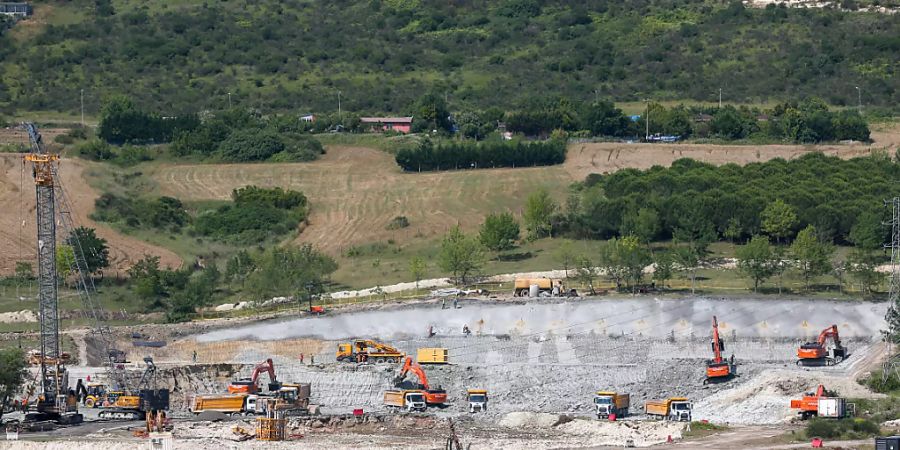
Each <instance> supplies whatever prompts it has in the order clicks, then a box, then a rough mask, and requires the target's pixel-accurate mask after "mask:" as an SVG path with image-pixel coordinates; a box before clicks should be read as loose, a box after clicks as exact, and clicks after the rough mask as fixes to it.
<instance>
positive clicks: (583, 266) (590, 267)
mask: <svg viewBox="0 0 900 450" xmlns="http://www.w3.org/2000/svg"><path fill="white" fill-rule="evenodd" d="M575 268H576V270H575V280H576V281H578V282H579V283H580V284H581V285H582V286H587V287H588V289H589V290H590V292H591V295H594V294H596V293H597V291H596V290H595V289H594V281H595V280H596V279H597V268H596V267H595V266H594V261H593V260H591V258H590V256H581V257H579V258H577V259H575Z"/></svg>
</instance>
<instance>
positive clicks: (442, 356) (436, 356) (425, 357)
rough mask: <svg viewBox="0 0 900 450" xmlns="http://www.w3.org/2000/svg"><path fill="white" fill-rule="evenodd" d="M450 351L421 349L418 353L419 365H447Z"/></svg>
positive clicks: (444, 349)
mask: <svg viewBox="0 0 900 450" xmlns="http://www.w3.org/2000/svg"><path fill="white" fill-rule="evenodd" d="M448 356H449V351H448V350H447V349H446V348H420V349H419V350H418V351H417V352H416V360H418V361H419V364H447V362H448V361H447V359H448Z"/></svg>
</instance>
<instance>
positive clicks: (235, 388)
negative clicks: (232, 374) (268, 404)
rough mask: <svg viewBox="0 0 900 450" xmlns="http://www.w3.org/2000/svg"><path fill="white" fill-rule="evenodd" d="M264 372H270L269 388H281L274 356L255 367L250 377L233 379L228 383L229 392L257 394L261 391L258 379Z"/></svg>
mask: <svg viewBox="0 0 900 450" xmlns="http://www.w3.org/2000/svg"><path fill="white" fill-rule="evenodd" d="M263 372H266V373H268V374H269V380H271V381H270V383H269V390H270V391H271V390H277V389H278V388H280V384H279V383H278V379H277V378H276V377H275V364H274V363H273V362H272V358H269V359H267V360H265V361H263V362H261V363H259V364H257V365H256V367H254V368H253V373H252V374H251V375H250V378H243V379H240V380H235V381H232V382H231V383H230V384H229V385H228V393H230V394H240V393H248V394H255V393H257V392H259V385H258V384H257V381H258V380H259V375H260V374H261V373H263Z"/></svg>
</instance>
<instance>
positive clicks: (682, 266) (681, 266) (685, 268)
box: [672, 242, 703, 294]
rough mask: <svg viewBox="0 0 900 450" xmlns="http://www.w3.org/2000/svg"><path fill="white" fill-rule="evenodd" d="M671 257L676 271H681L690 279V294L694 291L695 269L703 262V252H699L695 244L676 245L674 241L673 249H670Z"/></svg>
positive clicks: (695, 283)
mask: <svg viewBox="0 0 900 450" xmlns="http://www.w3.org/2000/svg"><path fill="white" fill-rule="evenodd" d="M672 259H673V260H674V263H675V266H676V267H677V269H678V271H679V272H683V273H684V274H685V275H687V278H688V279H690V280H691V294H694V293H696V285H697V269H699V268H700V266H701V265H702V264H703V254H701V253H700V251H699V249H698V247H697V246H694V245H690V244H688V245H678V243H677V242H676V246H675V249H674V250H673V251H672Z"/></svg>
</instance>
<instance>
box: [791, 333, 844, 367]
mask: <svg viewBox="0 0 900 450" xmlns="http://www.w3.org/2000/svg"><path fill="white" fill-rule="evenodd" d="M846 355H847V350H846V349H845V348H844V346H843V345H841V337H840V336H839V335H838V327H837V325H832V326H830V327H828V328H826V329H824V330H822V332H821V333H819V338H818V339H816V342H807V343H805V344H803V345H801V346H800V348H798V349H797V365H798V366H803V365H808V364H809V365H812V364H815V363H822V362H824V363H825V365H826V366H833V365H835V364H837V363H839V362H841V361H843V360H844V357H845V356H846Z"/></svg>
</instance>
